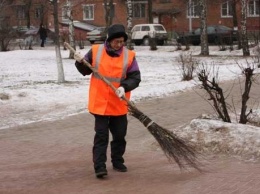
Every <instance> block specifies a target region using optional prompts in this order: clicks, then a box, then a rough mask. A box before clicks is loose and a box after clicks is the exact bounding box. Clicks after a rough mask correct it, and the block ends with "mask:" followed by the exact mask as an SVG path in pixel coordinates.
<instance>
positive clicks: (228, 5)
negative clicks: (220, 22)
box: [221, 1, 233, 17]
mask: <svg viewBox="0 0 260 194" xmlns="http://www.w3.org/2000/svg"><path fill="white" fill-rule="evenodd" d="M232 12H233V9H232V2H231V1H226V2H225V3H222V5H221V16H222V17H232V15H233V14H232Z"/></svg>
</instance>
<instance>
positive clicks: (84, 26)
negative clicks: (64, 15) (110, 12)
mask: <svg viewBox="0 0 260 194" xmlns="http://www.w3.org/2000/svg"><path fill="white" fill-rule="evenodd" d="M60 23H61V24H62V25H66V26H68V25H69V21H62V22H60ZM73 24H74V27H75V28H79V29H82V30H86V31H91V30H94V29H95V28H97V27H98V26H94V25H92V24H88V23H85V22H80V21H73Z"/></svg>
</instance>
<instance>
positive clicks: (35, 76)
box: [0, 46, 260, 157]
mask: <svg viewBox="0 0 260 194" xmlns="http://www.w3.org/2000/svg"><path fill="white" fill-rule="evenodd" d="M89 48H90V47H89V46H87V47H85V49H83V50H81V53H83V54H85V53H86V52H87V51H88V50H89ZM135 51H136V58H137V61H138V63H139V67H140V70H141V74H142V82H141V84H140V87H138V88H137V89H136V90H135V91H134V92H132V100H133V101H140V100H143V99H151V98H157V97H164V96H167V95H173V94H174V93H176V92H180V91H184V90H187V89H190V88H192V87H194V86H196V85H198V84H199V82H198V80H197V79H196V78H195V79H194V80H192V81H181V74H182V71H181V70H180V65H179V64H180V63H179V62H178V60H179V56H180V54H181V53H183V51H176V47H175V46H160V47H158V50H157V51H150V50H149V47H144V46H136V47H135ZM187 53H192V55H194V56H196V55H198V54H199V53H200V47H191V50H189V51H187ZM61 54H62V57H63V66H64V72H65V79H66V83H63V84H58V83H57V81H56V80H57V77H58V76H57V66H56V61H55V60H56V55H55V51H54V48H53V47H51V46H48V47H45V48H38V47H37V48H35V49H34V50H14V51H10V52H0V107H1V111H0V119H1V123H0V129H7V128H9V127H13V126H17V125H22V124H26V123H30V122H35V121H40V120H55V119H60V118H63V117H66V116H68V115H72V114H78V113H82V112H87V110H86V108H85V107H86V106H87V101H88V84H89V77H88V76H86V77H83V76H82V75H81V74H79V72H78V71H77V70H76V68H75V66H74V62H75V61H74V60H72V59H68V56H69V51H65V50H61ZM210 55H211V56H209V57H196V59H197V60H199V61H200V63H203V64H204V65H208V66H211V67H214V68H215V71H218V72H219V73H218V79H219V80H220V81H225V80H231V79H235V78H237V77H238V76H240V75H241V68H240V67H239V66H238V65H237V63H239V64H241V65H243V66H246V65H247V62H246V60H245V59H243V58H242V57H241V56H242V51H241V50H234V51H229V50H227V51H221V52H220V51H219V47H214V46H211V47H210ZM212 56H213V57H212ZM247 60H249V61H250V59H247ZM213 64H214V65H213ZM196 122H198V121H196V120H195V121H193V123H191V125H190V127H191V128H192V126H193V125H195V124H194V123H196ZM203 122H206V121H201V123H203ZM207 122H209V123H208V124H207V125H215V124H216V125H217V124H218V123H216V122H215V121H214V122H213V121H212V122H210V121H209V120H207ZM201 123H199V124H198V125H196V127H194V130H198V126H199V125H201ZM203 125H206V124H205V123H204V124H203ZM218 125H219V124H218ZM232 125H235V124H230V126H228V127H227V128H228V129H229V130H230V133H231V132H232V133H233V131H235V130H234V128H233V127H232ZM209 128H210V129H211V128H212V127H209ZM235 128H236V127H235ZM257 129H258V128H257ZM189 130H191V129H190V128H187V130H186V131H189ZM205 130H206V128H204V133H205V134H207V137H206V135H205V138H207V140H206V139H205V140H204V141H207V142H209V141H210V139H212V141H215V134H216V133H215V131H214V130H213V131H211V132H209V131H208V132H207V133H206V132H205ZM253 131H254V130H253V129H250V133H249V132H248V129H247V130H246V129H245V128H243V126H240V127H239V130H238V131H237V137H240V136H241V138H231V139H232V140H233V141H234V142H235V143H230V145H231V144H232V146H236V147H239V144H240V145H242V140H241V139H242V138H243V137H244V136H245V135H244V134H245V133H246V134H248V136H250V137H248V139H249V140H250V141H254V142H256V143H252V144H248V143H247V144H246V145H247V146H248V149H249V150H250V152H252V153H253V154H254V155H257V156H258V157H259V150H260V149H259V148H260V146H259V140H257V138H258V139H259V133H258V132H255V133H254V132H253ZM255 131H257V130H255ZM197 133H198V132H195V131H194V137H193V139H196V138H197V137H195V136H196V135H195V134H197ZM249 140H248V141H249ZM218 141H225V138H223V140H222V139H221V138H219V139H218ZM205 143H206V142H205ZM244 144H245V143H243V145H244ZM251 145H252V146H253V145H254V146H257V147H256V149H258V151H256V152H255V151H252V149H253V148H252V149H251V148H249V146H251ZM240 147H242V146H240ZM216 149H217V148H216ZM234 152H236V151H235V150H234Z"/></svg>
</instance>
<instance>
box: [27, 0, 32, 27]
mask: <svg viewBox="0 0 260 194" xmlns="http://www.w3.org/2000/svg"><path fill="white" fill-rule="evenodd" d="M31 6H32V0H28V1H27V2H26V23H27V24H26V26H27V28H28V29H30V26H31V15H30V12H31Z"/></svg>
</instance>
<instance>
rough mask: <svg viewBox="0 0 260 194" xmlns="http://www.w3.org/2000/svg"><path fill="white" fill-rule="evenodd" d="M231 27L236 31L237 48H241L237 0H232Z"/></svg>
mask: <svg viewBox="0 0 260 194" xmlns="http://www.w3.org/2000/svg"><path fill="white" fill-rule="evenodd" d="M232 15H233V29H234V30H235V31H237V40H238V49H241V40H240V35H239V30H238V19H237V0H232Z"/></svg>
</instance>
